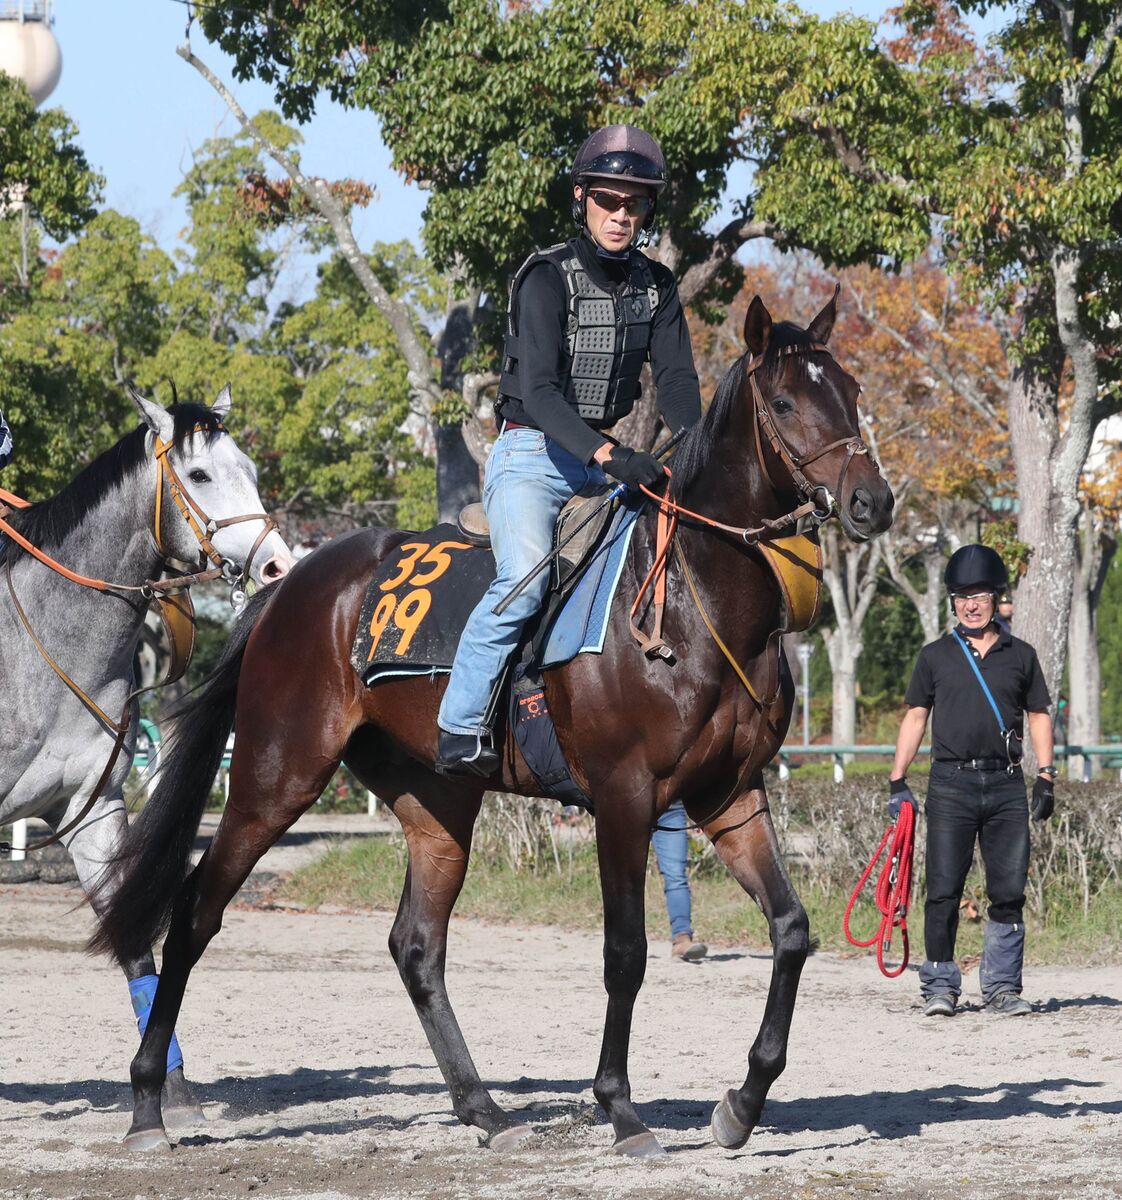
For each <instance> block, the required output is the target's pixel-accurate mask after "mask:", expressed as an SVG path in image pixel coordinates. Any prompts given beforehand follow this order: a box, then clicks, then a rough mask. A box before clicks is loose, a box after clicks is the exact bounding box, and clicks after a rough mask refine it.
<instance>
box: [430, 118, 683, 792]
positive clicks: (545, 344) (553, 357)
mask: <svg viewBox="0 0 1122 1200" xmlns="http://www.w3.org/2000/svg"><path fill="white" fill-rule="evenodd" d="M572 184H573V192H572V215H573V219H574V221H575V222H576V225H577V228H578V230H579V233H578V234H577V236H576V237H574V238H573V239H571V240H570V241H568V242H565V243H563V244H562V245H559V246H554V247H552V248H551V249H549V250H544V251H541V252H539V253H535V254H532V255H531V256H530V257H529V258H528V259H527V260H526V262H525V263H524V264H523V265H522V267H521V268H520V269H519V271H518V273H517V275H516V276H515V277H514V282H513V283H512V284H511V290H510V310H509V315H508V319H507V335H506V339H505V345H504V350H505V353H504V356H503V371H502V379H501V381H500V383H499V397H498V400H497V401H496V403H495V414H496V418H497V420H498V421H499V423H500V433H499V437H498V439H497V440H496V442H495V444H494V446H493V447H492V449H491V454H490V457H489V458H488V460H487V470H486V474H485V479H484V485H483V505H484V508H485V509H486V511H487V519H488V522H489V524H490V527H491V546H492V548H493V550H494V553H495V564H496V567H497V574H496V576H495V579H494V582H493V583H492V584H491V586H490V588H489V589H488V591H487V593H486V595H485V596H484V597H483V599H482V600H481V601H480V602H479V604H478V605H477V607H476V608H475V609H474V610H473V611H472V613H471V615H470V617H468V620H467V624H466V626H465V627H464V631H463V634H462V636H461V637H460V643H459V647H458V648H457V651H456V657H455V661H454V662H453V664H452V675H451V678H450V679H449V681H448V689H447V691H446V692H445V693H444V699H443V702H442V703H441V706H440V713H439V716H438V718H437V722H438V724H439V726H440V738H439V746H438V751H437V759H436V769H437V770H438V771H439V772H441V773H442V774H444V775H475V776H481V777H483V778H486V777H487V776H488V775H490V774H492V773H493V772H494V770H495V769H496V767H497V766H498V764H499V756H498V753H497V752H496V750H495V748H494V746H493V745H492V743H491V723H492V720H493V713H492V709H493V705H492V693H493V692H494V690H495V688H496V686H497V685H498V682H499V680H500V678H501V677H502V673H503V670H504V668H505V667H506V663H507V660H508V659H509V657H510V654H511V651H512V650H513V649H514V647H515V646H516V645H517V644H518V640H519V638H520V636H521V634H522V630H523V628H524V627H525V625H526V623H527V622H528V621H529V620H530V619H531V618H532V617H534V616H535V615H536V614H537V613H538V611H539V610H540V608H541V605H542V602H543V600H544V599H545V594H546V590H547V588H548V585H549V573H548V572H546V571H542V572H539V574H538V575H537V576H536V577H535V578H534V579H533V580H532V581H531V582H530V583H529V584H528V585H527V587H526V588H525V589H524V590H523V591H522V592H521V593H520V595H519V596H518V597H517V598H516V599H515V600H514V601H512V602H511V603H510V605H509V606H508V607H507V608H506V609H505V610H504V612H503V613H502V614H501V615H497V614H496V613H495V612H494V609H495V606H496V605H497V604H498V603H499V601H500V600H502V599H503V598H504V597H505V596H507V595H508V594H509V593H510V591H511V590H512V589H513V587H514V585H515V584H516V583H518V581H519V580H520V579H522V578H523V577H524V576H525V575H526V574H527V573H528V572H529V571H530V569H531V568H532V567H534V566H535V565H536V564H537V563H538V562H540V561H541V559H543V558H544V557H545V556H546V555H547V554H548V553H549V552H550V550H551V549H552V540H553V527H554V525H555V524H556V521H557V516H558V514H559V513H560V511H561V508H562V507H563V506H564V504H565V502H566V501H567V500H569V499H571V498H572V497H573V496H575V495H576V494H577V493H578V492H581V491H584V490H586V489H588V488H590V487H594V486H598V485H602V484H604V483H605V482H606V481H605V478H604V476H605V474H607V475H611V476H612V477H613V478H615V479H619V480H622V481H623V482H624V483H626V484H627V485H628V486H630V487H632V488H638V487H639V486H640V485H645V486H646V487H652V486H653V485H655V484H656V483H658V482H659V481H660V480H661V479H664V478H665V473H664V471H663V468H662V465H661V464H660V463H659V462H658V460H657V459H656V458H655V457H654V456H653V455H651V454H648V453H646V452H645V451H642V450H633V449H631V448H629V447H627V446H621V445H620V444H619V443H618V442H616V441H614V440H613V439H612V438H610V437H608V436H607V434H606V432H605V431H606V430H608V429H610V428H611V426H613V425H614V424H615V423H616V422H617V421H618V420H620V418H622V417H625V416H627V414H628V413H629V412H630V411H631V408H632V406H633V405H634V403H635V400H636V399H637V398H638V396H639V394H640V391H641V386H640V383H639V374H640V372H641V371H642V369H643V364H644V363H645V362H647V361H648V360H649V361H650V364H651V370H652V372H653V375H654V382H655V387H656V389H657V394H658V406H659V410H660V411H661V413H662V416H663V419H664V420H665V421H666V423H667V425H668V426H669V427H670V428H671V429H672V430H673V431H674V432H675V433H676V432H677V431H678V430H680V429H683V428H686V427H688V426H690V425H693V424H695V423H696V422H697V421H698V420H699V418H700V416H701V394H700V391H699V389H698V383H697V372H696V371H695V370H694V365H693V352H692V350H691V348H690V335H689V329H688V328H687V326H686V319H685V315H684V313H683V312H682V304H681V301H680V300H679V299H678V289H677V285H676V284H675V282H674V276H673V275H672V274H671V273H670V271H669V270H668V269H667V268H666V267H664V266H662V264H661V263H658V262H654V261H652V260H651V259H649V258H647V256H646V255H645V254H643V253H642V252H641V251H640V249H639V247H640V246H641V245H643V244H645V242H646V240H647V238H648V236H649V234H650V231H651V228H652V227H653V225H654V220H655V211H656V207H657V203H658V196H659V193H660V192H661V191H662V189H663V188H664V187H665V186H666V160H665V159H664V158H663V155H662V150H661V149H660V148H659V145H658V143H657V142H656V141H655V140H654V138H653V137H651V136H650V134H649V133H645V132H644V131H643V130H641V129H636V128H635V126H633V125H609V126H607V127H606V128H604V129H600V130H597V131H596V133H594V134H593V135H592V136H591V137H590V138H588V139H587V141H585V143H584V145H583V146H581V148H580V150H579V151H578V152H577V156H576V159H575V160H574V162H573V168H572Z"/></svg>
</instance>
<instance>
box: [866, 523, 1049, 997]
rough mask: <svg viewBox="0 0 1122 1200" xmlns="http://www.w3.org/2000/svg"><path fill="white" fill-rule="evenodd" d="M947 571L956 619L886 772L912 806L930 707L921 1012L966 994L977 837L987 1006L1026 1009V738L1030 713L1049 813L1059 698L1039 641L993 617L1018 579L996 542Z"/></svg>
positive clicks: (921, 674)
mask: <svg viewBox="0 0 1122 1200" xmlns="http://www.w3.org/2000/svg"><path fill="white" fill-rule="evenodd" d="M944 580H945V583H946V587H947V591H948V592H949V593H950V599H951V608H952V610H953V614H954V618H955V621H956V624H955V626H954V628H953V629H951V631H950V632H949V633H945V634H944V635H943V636H942V637H941V638H939V639H938V640H937V641H934V642H929V643H928V644H927V645H926V646H924V647H923V649H922V650H920V652H919V657H918V658H917V659H916V664H915V669H914V670H913V672H912V678H911V682H910V683H909V684H908V690H907V692H906V693H905V696H904V700H905V703H906V704H907V705H908V711H907V712H906V713H905V714H904V719H903V721H902V722H901V724H900V734H899V737H898V738H897V740H896V758H895V761H894V763H893V766H892V775H891V776H890V779H889V801H888V812H889V816H890V817H892V818H893V819H895V817H896V816H897V815H898V814H899V812H900V809H901V807H902V806H903V805H904V804H911V805H913V807H914V806H915V797H914V796H913V795H912V791H911V788H909V787H908V783H907V779H906V778H905V775H906V772H907V770H908V767H909V766H911V764H912V760H913V759H914V758H915V756H916V754H917V753H918V751H919V747H920V744H921V743H922V741H923V735H924V732H925V730H926V729H927V719H928V717H929V716H932V722H931V775H930V780H929V783H928V787H927V803H926V805H925V806H924V814H925V815H926V817H927V899H926V903H925V905H924V927H923V933H924V944H925V951H926V959H925V961H924V963H923V965H922V966H921V967H920V971H919V981H920V991H921V993H922V995H923V999H924V1008H923V1013H924V1016H928V1017H951V1016H954V1013H955V1008H956V1006H957V1004H958V997H959V994H960V993H961V991H962V973H961V971H960V970H959V966H958V963H957V962H956V961H955V939H956V937H957V935H958V912H959V903H960V902H961V900H962V892H963V888H964V886H965V884H966V875H967V873H968V872H969V870H970V865H971V863H972V862H973V859H974V843H975V842H978V843H979V845H980V847H981V851H982V862H983V863H984V864H985V870H986V894H987V896H988V898H989V912H988V914H987V921H986V928H985V933H984V937H983V945H982V963H981V968H980V972H979V973H980V978H981V985H982V998H983V1000H984V1001H985V1006H986V1010H987V1011H988V1012H992V1013H997V1014H1000V1015H1004V1016H1021V1015H1023V1014H1025V1013H1030V1012H1032V1005H1031V1004H1030V1003H1029V1002H1028V1001H1027V1000H1026V999H1025V998H1024V997H1023V996H1022V995H1021V988H1022V982H1021V966H1022V963H1023V961H1024V952H1025V926H1024V905H1025V882H1026V879H1027V877H1028V862H1029V806H1028V804H1027V803H1026V798H1025V777H1024V775H1023V773H1022V772H1021V744H1022V740H1023V738H1024V727H1025V724H1026V723H1027V725H1028V734H1029V737H1030V738H1031V739H1032V748H1033V751H1034V753H1035V756H1036V761H1037V762H1038V763H1039V764H1040V765H1039V767H1038V768H1037V771H1038V774H1037V777H1036V780H1035V781H1034V783H1033V788H1032V819H1033V820H1034V821H1044V820H1047V819H1048V817H1050V816H1051V815H1052V809H1053V807H1054V805H1055V793H1054V789H1055V778H1056V768H1055V767H1054V766H1053V765H1052V755H1053V744H1052V720H1051V718H1050V716H1049V715H1048V707H1049V704H1050V703H1051V701H1050V699H1049V696H1048V688H1047V685H1046V684H1045V682H1044V676H1043V674H1042V672H1041V670H1040V663H1039V661H1038V660H1037V657H1036V651H1035V650H1034V649H1033V648H1032V647H1031V646H1030V645H1029V644H1028V642H1022V641H1021V640H1020V639H1019V638H1015V637H1013V636H1012V634H1009V633H1006V632H1004V631H1003V630H1001V629H999V628H998V626H997V624H996V623H995V621H994V610H995V608H996V605H997V598H998V596H1000V595H1001V594H1003V592H1004V591H1005V589H1006V588H1007V587H1008V586H1009V577H1008V575H1007V573H1006V570H1005V564H1004V563H1003V562H1002V561H1001V558H1000V556H999V555H998V554H997V552H996V551H994V550H991V549H990V548H989V547H988V546H980V545H971V546H963V547H962V548H961V549H960V550H957V551H955V553H954V554H953V555H951V558H950V561H949V562H948V563H947V569H946V574H945V576H944ZM982 681H984V686H983V682H982ZM984 689H988V692H989V697H987V691H986V690H984ZM990 698H992V703H993V704H994V705H995V706H996V708H997V712H995V711H994V709H993V708H992V707H991V699H990ZM999 717H1000V723H999Z"/></svg>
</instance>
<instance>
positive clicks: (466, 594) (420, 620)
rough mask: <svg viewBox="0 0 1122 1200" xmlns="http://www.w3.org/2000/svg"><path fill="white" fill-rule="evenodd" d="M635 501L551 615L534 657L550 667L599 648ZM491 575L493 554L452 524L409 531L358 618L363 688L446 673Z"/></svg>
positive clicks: (355, 658) (357, 663)
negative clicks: (395, 678) (394, 679)
mask: <svg viewBox="0 0 1122 1200" xmlns="http://www.w3.org/2000/svg"><path fill="white" fill-rule="evenodd" d="M638 512H639V508H638V505H636V506H634V507H632V506H625V507H621V508H620V509H619V511H618V512H617V513H616V514H615V516H614V517H613V518H612V523H611V525H610V527H609V529H608V532H607V534H606V535H605V537H604V539H603V540H602V541H601V543H600V545H599V546H598V547H597V549H596V552H595V553H594V554H593V556H592V558H591V560H590V562H589V564H588V566H587V568H586V569H585V571H584V574H583V575H582V576H581V578H580V580H579V582H578V583H577V585H576V587H575V588H574V589H573V591H572V592H571V593H570V595H569V597H568V598H567V599H566V601H565V603H564V604H563V605H562V606H561V607H560V609H558V611H557V612H556V613H555V614H553V615H552V617H551V619H550V624H549V628H548V630H547V631H546V634H545V636H544V640H543V642H542V651H541V654H540V656H539V658H540V662H541V664H542V666H557V665H558V664H560V663H563V662H567V661H568V660H569V659H570V658H573V657H574V656H575V655H577V654H581V653H584V652H587V651H591V652H594V653H599V652H600V651H601V650H602V649H603V648H604V638H605V636H606V633H607V627H608V616H609V614H610V612H611V605H612V597H613V596H614V595H615V592H616V588H617V587H618V585H619V579H620V575H621V574H622V572H623V564H624V561H625V559H626V555H627V547H628V545H629V544H630V541H631V535H632V533H633V532H634V530H635V518H636V517H637V516H638ZM494 577H495V559H494V556H493V555H492V554H491V552H490V550H483V549H480V548H479V547H477V546H472V545H469V544H468V543H467V542H465V541H463V539H462V536H461V535H460V533H459V530H458V529H456V527H455V526H454V525H437V526H436V527H435V528H434V529H429V530H426V531H425V532H424V533H419V534H410V535H409V536H408V538H407V539H406V540H405V541H403V542H402V543H401V545H399V546H398V547H397V548H396V550H394V552H393V553H391V554H389V555H388V556H387V557H386V559H385V560H384V561H383V562H382V563H381V564H380V565H379V566H378V567H377V569H376V570H375V572H374V575H373V578H372V579H371V581H370V585H369V587H368V588H367V592H366V598H365V599H364V600H363V604H362V611H361V614H360V616H359V622H358V630H357V632H356V634H355V640H354V644H353V646H352V648H351V665H352V666H353V667H354V669H355V670H356V671H357V672H358V674H359V677H360V678H361V679H362V681H363V683H365V684H366V685H367V686H368V687H369V686H370V685H372V684H374V683H377V682H378V681H380V680H382V679H388V678H391V677H393V676H398V675H429V674H446V673H447V672H449V671H450V670H451V669H452V660H453V659H454V658H455V655H456V646H457V645H458V644H459V640H460V634H461V632H462V631H463V628H464V624H465V623H466V621H467V619H468V617H469V616H470V615H471V612H472V610H473V609H474V608H475V606H476V605H477V604H478V603H479V601H480V600H481V599H482V598H483V595H484V593H485V592H486V591H487V588H488V587H489V586H490V585H491V581H492V580H493V579H494Z"/></svg>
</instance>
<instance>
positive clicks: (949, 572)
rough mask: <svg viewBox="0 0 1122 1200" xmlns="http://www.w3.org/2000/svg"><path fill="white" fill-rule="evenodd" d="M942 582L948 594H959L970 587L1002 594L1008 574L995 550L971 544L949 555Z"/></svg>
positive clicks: (1007, 584) (1007, 580) (1007, 583)
mask: <svg viewBox="0 0 1122 1200" xmlns="http://www.w3.org/2000/svg"><path fill="white" fill-rule="evenodd" d="M943 582H944V583H945V584H946V585H947V591H948V592H961V591H965V590H966V589H967V588H972V587H984V588H990V589H991V590H992V591H995V592H1002V591H1004V590H1005V589H1006V588H1007V587H1008V586H1009V572H1008V571H1006V569H1005V564H1004V563H1003V562H1002V561H1001V555H1000V554H998V552H997V551H996V550H993V549H991V548H990V547H989V546H980V545H977V544H973V545H970V546H962V547H960V548H959V549H958V550H956V551H955V552H954V553H953V554H952V555H951V557H950V559H949V560H948V562H947V569H946V571H945V572H944V574H943Z"/></svg>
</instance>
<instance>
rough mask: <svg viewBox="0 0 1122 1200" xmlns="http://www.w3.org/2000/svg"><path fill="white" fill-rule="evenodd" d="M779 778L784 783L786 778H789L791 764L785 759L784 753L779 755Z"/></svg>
mask: <svg viewBox="0 0 1122 1200" xmlns="http://www.w3.org/2000/svg"><path fill="white" fill-rule="evenodd" d="M779 778H780V780H782V782H784V783H786V782H787V780H788V779H790V778H791V766H790V763H789V762H788V761H787V755H786V754H781V755H780V756H779Z"/></svg>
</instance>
